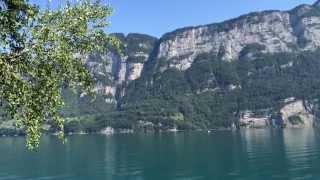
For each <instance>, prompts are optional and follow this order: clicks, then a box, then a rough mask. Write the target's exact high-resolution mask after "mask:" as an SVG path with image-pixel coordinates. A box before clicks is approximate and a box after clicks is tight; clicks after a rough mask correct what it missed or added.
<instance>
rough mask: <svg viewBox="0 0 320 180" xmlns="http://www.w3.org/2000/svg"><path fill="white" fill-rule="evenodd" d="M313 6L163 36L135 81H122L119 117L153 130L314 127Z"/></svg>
mask: <svg viewBox="0 0 320 180" xmlns="http://www.w3.org/2000/svg"><path fill="white" fill-rule="evenodd" d="M318 5H319V2H316V3H315V4H314V5H300V6H298V7H296V8H294V9H292V10H289V11H275V10H273V11H263V12H254V13H250V14H247V15H243V16H240V17H238V18H235V19H232V20H228V21H224V22H221V23H214V24H209V25H202V26H196V27H185V28H182V29H178V30H175V31H173V32H170V33H167V34H165V35H163V36H162V37H161V38H160V39H159V40H158V41H157V43H156V45H155V46H154V49H153V51H152V53H151V54H150V58H149V59H148V61H146V63H145V66H144V70H143V73H142V76H141V77H140V78H139V79H137V80H135V81H133V82H131V83H129V84H128V88H127V91H126V94H125V96H124V97H123V98H122V99H121V101H120V103H119V104H120V105H119V107H120V108H119V110H120V112H123V113H124V114H125V116H126V119H128V120H129V121H134V122H152V123H153V124H154V126H155V127H158V128H159V127H171V128H172V127H175V126H177V127H178V128H181V129H184V128H191V129H206V128H216V127H221V126H223V127H231V126H238V127H239V126H240V125H244V126H252V127H260V126H263V127H265V126H277V127H284V126H287V127H295V126H311V125H313V124H316V122H317V115H316V113H317V108H318V105H317V103H315V102H317V101H318V88H317V87H320V84H319V83H318V80H317V78H319V77H320V76H319V75H320V74H319V72H318V69H317V68H320V67H319V66H318V64H319V61H318V58H317V57H318V56H319V55H320V54H319V51H318V49H319V46H320V9H319V6H318ZM310 107H312V108H310ZM129 124H130V123H129Z"/></svg>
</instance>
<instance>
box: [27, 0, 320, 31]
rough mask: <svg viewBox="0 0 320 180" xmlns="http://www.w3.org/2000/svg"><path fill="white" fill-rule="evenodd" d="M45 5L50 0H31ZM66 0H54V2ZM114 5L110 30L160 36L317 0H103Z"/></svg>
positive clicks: (286, 8) (54, 3)
mask: <svg viewBox="0 0 320 180" xmlns="http://www.w3.org/2000/svg"><path fill="white" fill-rule="evenodd" d="M30 1H31V2H36V3H37V4H40V5H41V6H42V7H45V6H46V4H47V2H48V0H30ZM62 1H63V0H52V3H53V5H56V4H58V3H59V2H62ZM104 1H105V2H107V3H108V4H110V5H111V6H112V7H113V8H114V11H115V12H114V14H113V16H112V18H111V19H110V21H111V27H110V28H109V29H108V31H109V32H122V33H126V34H127V33H130V32H136V33H145V34H149V35H153V36H156V37H160V36H161V35H163V34H164V33H166V32H170V31H173V30H175V29H177V28H181V27H185V26H195V25H202V24H208V23H214V22H221V21H223V20H227V19H230V18H234V17H237V16H239V15H242V14H246V13H249V12H253V11H262V10H270V9H279V10H288V9H291V8H293V7H295V6H297V5H299V4H313V3H314V2H315V1H316V0H104Z"/></svg>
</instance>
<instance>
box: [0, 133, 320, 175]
mask: <svg viewBox="0 0 320 180" xmlns="http://www.w3.org/2000/svg"><path fill="white" fill-rule="evenodd" d="M0 154H1V158H0V180H2V179H3V180H18V179H19V180H27V179H28V180H51V179H52V180H53V179H54V180H60V179H61V180H100V179H103V180H104V179H106V180H171V179H172V180H193V179H197V180H198V179H208V180H212V179H217V180H220V179H223V180H229V179H230V180H231V179H239V180H240V179H246V180H251V179H252V180H253V179H258V180H264V179H266V180H267V179H281V180H282V179H284V180H285V179H320V133H318V132H317V131H316V130H313V129H285V130H270V129H256V130H252V129H251V130H250V129H249V130H241V131H235V132H231V131H225V132H214V133H211V134H208V133H203V132H192V133H190V132H189V133H183V132H181V133H160V134H118V135H112V136H104V135H74V136H70V137H68V142H67V143H66V144H65V145H63V144H61V143H60V141H59V140H57V139H56V137H53V136H46V137H44V138H43V139H42V141H41V147H40V150H39V152H36V153H34V152H28V151H26V150H25V144H24V139H23V138H21V137H5V138H0Z"/></svg>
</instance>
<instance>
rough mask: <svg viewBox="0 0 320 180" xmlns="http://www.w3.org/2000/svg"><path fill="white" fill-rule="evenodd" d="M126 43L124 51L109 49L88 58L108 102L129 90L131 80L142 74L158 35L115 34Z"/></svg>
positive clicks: (90, 68) (88, 64) (114, 100)
mask: <svg viewBox="0 0 320 180" xmlns="http://www.w3.org/2000/svg"><path fill="white" fill-rule="evenodd" d="M112 35H113V36H116V37H118V39H119V40H120V41H121V42H122V44H123V45H124V49H123V50H122V52H117V51H112V50H111V51H108V53H107V54H94V55H90V56H89V57H88V58H87V61H86V66H87V67H88V68H89V70H90V72H91V73H92V74H93V76H94V78H95V80H96V91H98V92H99V93H100V94H104V95H107V96H108V98H107V102H116V101H117V100H118V99H119V98H121V97H122V96H123V95H124V93H125V88H126V86H127V85H128V83H129V82H131V81H133V80H136V79H138V78H139V77H140V75H141V72H142V69H143V67H144V63H145V62H146V61H147V60H148V58H149V55H150V53H151V52H152V50H153V47H154V44H155V43H156V41H157V39H156V38H155V37H152V36H148V35H144V34H134V33H131V34H128V35H127V36H125V35H124V34H120V33H117V34H112Z"/></svg>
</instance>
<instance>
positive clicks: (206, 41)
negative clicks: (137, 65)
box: [157, 3, 320, 71]
mask: <svg viewBox="0 0 320 180" xmlns="http://www.w3.org/2000/svg"><path fill="white" fill-rule="evenodd" d="M252 45H259V46H260V51H261V52H264V53H278V52H296V51H306V50H315V49H316V48H318V47H319V45H320V11H319V9H318V3H315V4H314V5H313V6H311V5H301V6H298V7H296V8H294V9H293V10H290V11H263V12H255V13H250V14H247V15H243V16H240V17H238V18H235V19H232V20H228V21H225V22H222V23H215V24H210V25H203V26H196V27H187V28H182V29H178V30H176V31H173V32H170V33H167V34H165V35H164V36H163V37H162V38H161V39H160V45H159V50H158V54H157V59H159V61H164V62H161V63H159V64H158V66H160V68H159V69H160V70H161V71H163V70H164V69H167V68H169V67H176V68H178V69H179V70H186V69H188V68H189V67H190V66H191V64H192V63H193V61H194V59H195V58H196V57H197V56H198V55H200V54H203V53H210V54H214V55H217V56H219V57H221V58H222V59H224V60H226V61H232V60H236V59H238V58H239V56H242V55H244V53H246V52H245V51H246V50H247V48H248V47H250V46H252Z"/></svg>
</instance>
